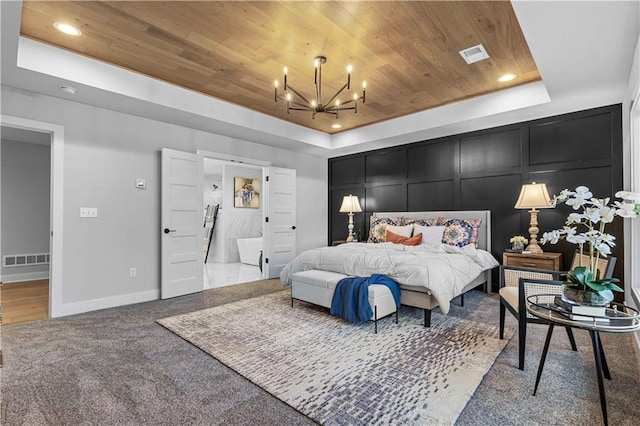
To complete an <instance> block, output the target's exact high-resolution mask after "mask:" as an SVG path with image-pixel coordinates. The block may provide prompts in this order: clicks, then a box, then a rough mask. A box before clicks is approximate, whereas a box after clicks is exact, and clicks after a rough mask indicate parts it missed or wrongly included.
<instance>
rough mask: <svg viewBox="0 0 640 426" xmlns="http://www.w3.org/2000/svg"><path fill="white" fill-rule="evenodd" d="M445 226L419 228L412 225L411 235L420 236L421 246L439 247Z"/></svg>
mask: <svg viewBox="0 0 640 426" xmlns="http://www.w3.org/2000/svg"><path fill="white" fill-rule="evenodd" d="M445 228H446V227H445V226H420V225H414V227H413V235H419V234H422V245H423V246H439V245H440V244H442V236H443V235H444V229H445Z"/></svg>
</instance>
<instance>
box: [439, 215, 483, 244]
mask: <svg viewBox="0 0 640 426" xmlns="http://www.w3.org/2000/svg"><path fill="white" fill-rule="evenodd" d="M481 223H482V219H449V220H447V221H446V222H444V226H445V229H444V234H443V236H442V242H443V243H445V244H449V245H452V246H458V247H464V246H466V245H467V244H475V243H476V242H477V241H478V228H479V227H480V224H481Z"/></svg>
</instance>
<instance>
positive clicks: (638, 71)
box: [622, 36, 640, 305]
mask: <svg viewBox="0 0 640 426" xmlns="http://www.w3.org/2000/svg"><path fill="white" fill-rule="evenodd" d="M639 91H640V36H639V37H638V42H637V44H636V49H635V54H634V58H633V64H632V68H631V73H630V74H629V82H628V85H627V90H626V92H625V97H624V101H623V103H622V132H623V133H622V140H623V167H624V189H626V190H630V191H634V192H640V172H639V171H638V170H640V141H638V140H634V138H632V135H631V128H632V125H635V126H636V130H635V132H636V134H637V133H638V132H640V130H639V129H638V127H637V126H638V123H637V122H636V123H631V117H630V114H631V103H632V102H633V101H634V100H635V99H636V97H637V96H638V92H639ZM636 108H638V106H636ZM636 120H637V118H636ZM632 144H633V145H632ZM625 222H626V223H625V260H626V262H625V277H629V282H628V283H626V284H627V285H625V300H626V302H627V303H630V304H632V305H635V303H634V298H633V297H632V291H633V287H635V289H636V296H637V297H638V298H640V284H639V282H640V266H639V265H638V264H637V261H636V262H634V261H633V259H638V258H639V257H640V223H639V222H640V219H635V220H629V219H626V220H625Z"/></svg>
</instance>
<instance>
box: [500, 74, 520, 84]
mask: <svg viewBox="0 0 640 426" xmlns="http://www.w3.org/2000/svg"><path fill="white" fill-rule="evenodd" d="M514 78H516V75H515V74H505V75H503V76H502V77H500V78H499V79H498V81H499V82H500V83H506V82H507V81H511V80H513V79H514Z"/></svg>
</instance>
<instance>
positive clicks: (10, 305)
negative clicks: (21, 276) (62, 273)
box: [0, 280, 49, 325]
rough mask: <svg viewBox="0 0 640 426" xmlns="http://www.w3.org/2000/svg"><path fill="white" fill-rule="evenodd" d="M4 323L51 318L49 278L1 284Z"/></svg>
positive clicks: (0, 297) (0, 294) (0, 301)
mask: <svg viewBox="0 0 640 426" xmlns="http://www.w3.org/2000/svg"><path fill="white" fill-rule="evenodd" d="M0 305H2V325H7V324H16V323H19V322H27V321H35V320H39V319H45V318H49V280H37V281H25V282H19V283H8V284H1V285H0Z"/></svg>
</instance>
